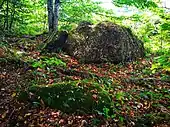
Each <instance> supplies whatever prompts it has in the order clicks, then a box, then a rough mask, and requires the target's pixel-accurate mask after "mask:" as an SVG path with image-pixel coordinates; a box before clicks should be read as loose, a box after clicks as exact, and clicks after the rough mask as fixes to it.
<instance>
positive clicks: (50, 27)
mask: <svg viewBox="0 0 170 127" xmlns="http://www.w3.org/2000/svg"><path fill="white" fill-rule="evenodd" d="M47 9H48V30H49V32H52V31H53V28H54V27H53V20H54V13H53V0H48V1H47Z"/></svg>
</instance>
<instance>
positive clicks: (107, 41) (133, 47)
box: [66, 22, 144, 63]
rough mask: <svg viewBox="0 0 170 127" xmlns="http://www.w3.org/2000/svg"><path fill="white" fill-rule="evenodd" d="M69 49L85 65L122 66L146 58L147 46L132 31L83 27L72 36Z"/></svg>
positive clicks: (110, 26)
mask: <svg viewBox="0 0 170 127" xmlns="http://www.w3.org/2000/svg"><path fill="white" fill-rule="evenodd" d="M66 47H67V48H66V52H67V53H69V54H70V55H71V56H74V57H75V58H77V59H79V61H80V62H82V63H103V62H112V63H120V62H127V61H132V60H136V59H137V58H139V57H143V56H144V47H143V43H142V42H141V41H140V40H138V39H137V37H136V36H135V35H133V34H132V31H131V30H130V29H129V28H125V27H122V26H120V25H117V24H114V23H111V22H102V23H99V24H98V25H96V26H94V25H92V24H90V23H80V25H79V26H78V27H77V28H76V29H75V30H73V31H72V32H70V33H69V37H68V40H67V46H66Z"/></svg>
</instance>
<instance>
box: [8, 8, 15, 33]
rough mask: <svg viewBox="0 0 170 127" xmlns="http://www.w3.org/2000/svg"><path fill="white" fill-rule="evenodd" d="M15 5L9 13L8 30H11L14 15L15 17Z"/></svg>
mask: <svg viewBox="0 0 170 127" xmlns="http://www.w3.org/2000/svg"><path fill="white" fill-rule="evenodd" d="M15 12H16V11H15V6H14V9H13V12H12V13H11V20H10V24H9V30H10V31H11V30H12V25H13V23H14V17H15Z"/></svg>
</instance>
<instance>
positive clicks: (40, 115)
mask: <svg viewBox="0 0 170 127" xmlns="http://www.w3.org/2000/svg"><path fill="white" fill-rule="evenodd" d="M42 40H43V38H42V37H37V38H34V39H33V40H31V39H29V38H10V39H8V43H9V44H10V49H12V50H13V51H14V50H16V51H20V52H25V54H24V55H22V56H19V53H18V54H17V55H15V54H14V55H15V57H14V56H13V57H10V58H6V57H5V58H1V61H0V127H6V126H9V127H27V126H28V127H56V126H64V127H100V126H101V127H119V126H120V127H125V126H128V127H131V126H132V127H133V126H137V127H151V126H155V127H170V80H169V79H170V72H168V71H165V70H163V69H158V70H156V71H154V70H153V69H152V63H153V57H149V58H144V59H139V60H138V61H136V62H131V63H127V64H126V65H122V64H119V65H114V64H110V63H106V64H80V63H79V62H78V61H77V60H76V59H74V58H72V57H70V56H68V55H66V54H64V53H59V54H41V53H40V52H39V49H38V48H37V47H39V46H41V42H42ZM55 58H57V59H55ZM59 59H61V60H62V61H60V60H59ZM30 61H31V62H30ZM40 61H41V62H40ZM51 61H53V62H51ZM55 61H57V63H56V62H55ZM60 65H61V66H60ZM68 82H69V83H70V82H74V83H75V84H76V86H79V87H83V89H87V91H88V92H89V93H90V95H91V97H92V100H93V101H94V102H95V103H96V104H98V103H99V102H100V101H102V100H101V99H102V98H100V97H99V95H100V92H101V91H102V92H103V91H104V93H105V94H106V95H108V97H109V99H110V100H111V102H110V100H109V102H110V103H112V104H111V105H112V106H113V107H112V110H113V111H111V112H112V113H113V112H114V114H112V113H111V114H110V110H111V109H110V108H108V107H107V106H103V112H101V110H100V111H95V110H94V111H93V112H91V113H90V112H89V111H88V112H87V113H86V112H83V113H82V112H77V111H75V112H72V113H65V112H64V111H62V106H63V105H62V106H59V107H61V108H59V109H55V108H50V106H48V105H47V104H46V102H45V100H43V99H42V98H40V96H38V98H36V99H38V101H37V100H36V99H34V97H35V96H34V94H35V93H32V92H30V91H29V90H28V89H29V87H30V86H31V85H33V84H34V85H35V84H36V85H42V84H45V87H48V86H52V85H53V84H58V83H60V84H65V83H68ZM81 84H83V86H82V85H81ZM84 84H85V85H84ZM94 84H96V85H94ZM99 87H101V88H99ZM23 91H25V93H22V92H23ZM21 93H22V96H21ZM24 95H25V96H29V97H25V96H24ZM75 98H76V97H75ZM73 99H74V98H73ZM75 101H76V100H75ZM80 105H81V104H80ZM69 106H70V105H69ZM66 107H67V106H66ZM63 108H64V106H63ZM68 108H69V107H68ZM70 108H72V107H71V106H70ZM66 109H67V108H66ZM94 109H95V108H94ZM68 110H69V109H68Z"/></svg>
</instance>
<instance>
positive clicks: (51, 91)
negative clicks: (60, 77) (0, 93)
mask: <svg viewBox="0 0 170 127" xmlns="http://www.w3.org/2000/svg"><path fill="white" fill-rule="evenodd" d="M76 84H77V82H69V83H64V84H54V85H51V86H48V87H46V86H38V85H34V86H32V87H30V89H29V92H31V93H33V94H34V95H35V96H37V98H41V99H42V100H43V101H44V103H45V104H46V105H48V106H50V107H52V108H55V109H59V110H61V111H63V112H66V113H73V112H79V113H90V112H93V111H96V110H97V111H102V110H103V108H104V107H109V106H110V99H109V97H108V95H107V94H105V93H102V90H101V89H100V87H96V90H97V91H98V92H97V93H95V94H94V93H93V92H91V90H93V89H94V87H95V86H93V85H92V87H91V89H90V87H89V88H86V87H85V86H86V85H87V84H84V83H83V82H82V83H81V85H76Z"/></svg>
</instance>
